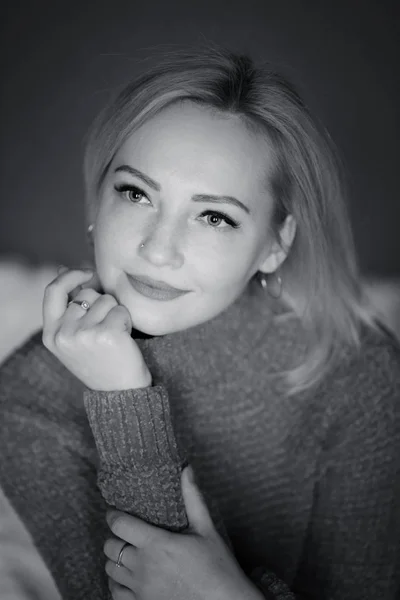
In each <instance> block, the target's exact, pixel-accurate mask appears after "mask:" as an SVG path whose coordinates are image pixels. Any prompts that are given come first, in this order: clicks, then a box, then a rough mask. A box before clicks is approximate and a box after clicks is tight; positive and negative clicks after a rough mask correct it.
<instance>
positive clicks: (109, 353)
mask: <svg viewBox="0 0 400 600" xmlns="http://www.w3.org/2000/svg"><path fill="white" fill-rule="evenodd" d="M92 277H93V271H88V270H85V271H79V270H73V271H68V270H67V271H64V272H63V273H61V274H60V275H59V276H58V277H56V279H54V281H52V282H51V283H50V284H49V285H48V286H47V287H46V290H45V294H44V300H43V343H44V345H45V346H46V348H48V349H49V350H50V352H52V353H53V354H54V355H55V356H56V357H57V358H58V359H59V360H60V361H61V362H62V363H63V364H64V365H65V366H66V367H67V369H69V371H71V373H73V374H74V375H75V376H76V377H77V378H78V379H80V380H81V381H82V383H84V384H85V385H86V386H87V387H88V388H90V389H92V390H103V391H113V390H127V389H135V388H141V387H147V386H149V385H151V375H150V372H149V370H148V368H147V365H146V363H145V362H144V359H143V356H142V354H141V352H140V350H139V348H138V346H137V344H136V343H135V341H134V340H133V339H132V338H131V335H130V334H131V330H132V321H131V317H130V314H129V312H128V310H127V309H126V308H125V307H124V306H121V305H119V304H118V303H117V301H116V299H115V298H114V297H113V296H111V295H110V294H99V293H98V292H97V291H95V290H94V289H92V288H86V289H81V290H80V291H79V292H78V294H77V295H76V296H75V298H74V299H75V300H81V301H82V300H86V301H87V302H89V304H90V308H89V310H84V309H83V308H82V307H81V306H79V305H78V304H75V303H72V304H68V295H69V294H70V293H71V292H72V290H74V289H75V288H77V287H78V286H82V285H83V284H85V283H86V284H87V283H88V282H89V281H90V279H91V278H92Z"/></svg>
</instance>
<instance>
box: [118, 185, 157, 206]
mask: <svg viewBox="0 0 400 600" xmlns="http://www.w3.org/2000/svg"><path fill="white" fill-rule="evenodd" d="M115 190H116V191H117V192H118V193H119V194H122V195H123V196H124V197H125V198H126V199H127V200H129V202H132V204H143V202H141V200H142V199H145V200H146V201H147V202H146V204H148V203H149V199H148V197H147V196H146V194H145V193H144V191H143V190H141V189H140V188H138V187H137V186H136V185H128V184H125V183H123V184H121V185H116V186H115Z"/></svg>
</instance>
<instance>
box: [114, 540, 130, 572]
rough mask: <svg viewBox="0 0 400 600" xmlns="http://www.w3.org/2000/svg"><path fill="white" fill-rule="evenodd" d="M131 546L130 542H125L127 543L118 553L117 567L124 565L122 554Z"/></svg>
mask: <svg viewBox="0 0 400 600" xmlns="http://www.w3.org/2000/svg"><path fill="white" fill-rule="evenodd" d="M127 546H129V544H128V542H125V544H124V545H123V546H122V548H121V550H120V551H119V554H118V558H117V562H116V563H115V565H116V566H117V567H123V566H124V565H123V564H122V555H123V553H124V550H125V548H126V547H127Z"/></svg>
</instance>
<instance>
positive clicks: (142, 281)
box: [127, 274, 189, 302]
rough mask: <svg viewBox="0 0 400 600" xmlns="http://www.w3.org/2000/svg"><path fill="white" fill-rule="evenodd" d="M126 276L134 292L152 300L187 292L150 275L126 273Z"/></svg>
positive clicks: (171, 298) (181, 294)
mask: <svg viewBox="0 0 400 600" xmlns="http://www.w3.org/2000/svg"><path fill="white" fill-rule="evenodd" d="M127 278H128V281H129V283H130V284H131V286H132V287H133V289H134V290H136V292H139V294H141V295H142V296H145V297H146V298H151V299H152V300H161V301H164V302H165V301H168V300H174V299H175V298H178V297H179V296H183V295H184V294H188V293H189V290H180V289H177V288H174V287H172V286H171V285H168V284H167V283H164V282H163V281H156V280H155V279H151V278H150V277H144V276H133V275H128V274H127Z"/></svg>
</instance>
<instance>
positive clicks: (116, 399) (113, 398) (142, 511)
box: [84, 386, 294, 600]
mask: <svg viewBox="0 0 400 600" xmlns="http://www.w3.org/2000/svg"><path fill="white" fill-rule="evenodd" d="M84 403H85V407H86V410H87V414H88V418H89V422H90V425H91V427H92V430H93V434H94V437H95V441H96V445H97V449H98V452H99V457H100V465H99V471H98V485H99V487H100V490H101V493H102V495H103V497H104V498H105V500H106V502H107V503H108V504H110V505H111V506H114V507H116V508H117V509H118V510H121V511H124V512H127V513H130V514H132V515H134V516H136V517H139V518H140V519H143V520H144V521H146V522H148V523H151V524H154V525H158V526H161V527H163V528H166V529H169V530H171V531H176V532H179V531H183V530H184V529H186V528H187V526H188V519H187V514H186V509H185V503H184V499H183V495H182V490H181V472H182V467H183V465H184V460H183V459H182V458H181V457H180V455H179V452H178V448H177V444H176V441H175V437H174V433H173V428H172V423H171V416H170V409H169V402H168V395H167V392H166V391H165V390H164V388H162V387H161V386H156V387H150V388H143V389H136V390H128V391H123V392H98V391H93V390H86V391H85V393H84ZM213 516H214V515H213ZM215 521H217V522H216V527H217V529H218V530H219V531H220V532H221V533H222V535H223V537H224V538H225V541H226V542H228V544H229V540H228V538H227V535H226V533H225V530H224V528H223V524H222V523H221V522H218V515H216V517H215V516H214V522H215ZM252 580H253V582H254V583H255V585H256V586H257V587H258V589H259V590H260V591H262V597H264V598H267V599H271V600H292V599H294V595H293V594H292V593H291V592H290V590H289V588H288V587H287V586H286V584H285V583H284V582H282V581H280V580H278V578H277V577H276V576H275V575H274V574H273V573H271V572H269V571H267V570H264V569H258V570H257V571H256V572H255V573H254V577H253V578H252Z"/></svg>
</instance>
